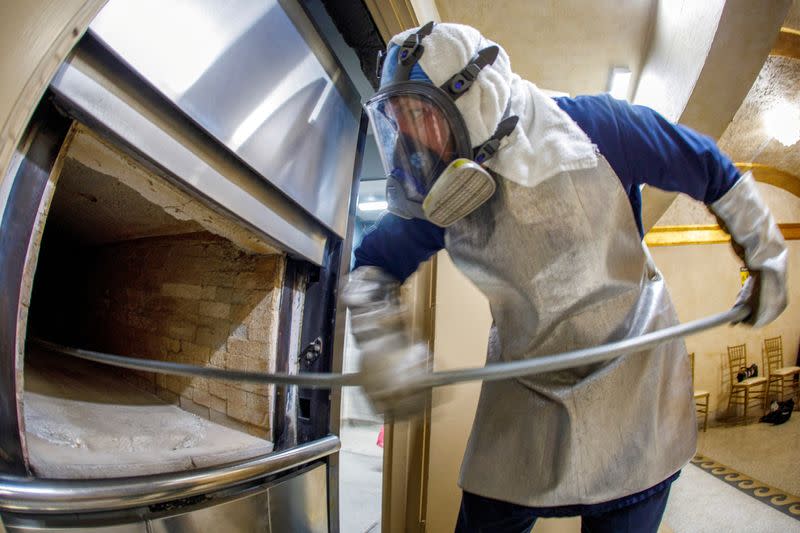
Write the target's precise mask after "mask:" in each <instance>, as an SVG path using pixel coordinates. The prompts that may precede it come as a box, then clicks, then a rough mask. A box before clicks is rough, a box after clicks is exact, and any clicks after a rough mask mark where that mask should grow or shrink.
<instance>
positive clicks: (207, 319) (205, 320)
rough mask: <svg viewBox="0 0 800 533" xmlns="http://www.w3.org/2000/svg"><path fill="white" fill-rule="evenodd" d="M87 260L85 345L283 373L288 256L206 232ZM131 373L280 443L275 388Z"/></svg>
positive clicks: (188, 404)
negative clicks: (281, 309)
mask: <svg viewBox="0 0 800 533" xmlns="http://www.w3.org/2000/svg"><path fill="white" fill-rule="evenodd" d="M83 257H84V260H85V261H86V268H85V272H86V274H87V275H88V279H87V283H86V285H85V287H86V289H85V290H84V291H83V294H85V295H86V299H85V301H84V302H83V304H82V307H83V308H84V310H85V313H82V315H83V316H84V317H86V318H87V319H88V322H85V323H84V325H83V327H82V328H80V329H81V331H82V332H83V335H82V336H83V342H84V343H85V344H88V345H93V347H95V348H96V349H98V350H103V351H108V352H111V353H117V354H122V355H135V356H141V357H146V358H155V359H162V360H169V361H176V362H181V363H190V364H195V365H203V366H214V367H218V368H228V369H235V370H248V371H262V372H266V371H270V372H271V371H274V368H275V346H276V344H277V326H278V324H277V322H278V304H279V293H280V286H281V281H282V278H283V269H284V258H283V256H280V255H255V254H250V253H246V252H243V251H241V250H240V249H238V248H236V247H235V246H234V245H232V244H231V243H230V242H229V241H227V240H225V239H222V238H220V237H217V236H215V235H213V234H211V233H205V232H203V233H196V234H191V235H182V236H174V237H159V238H147V239H139V240H135V241H126V242H122V243H117V244H112V245H105V246H101V247H95V248H91V249H89V251H88V252H87V253H83ZM124 372H126V376H127V377H128V378H129V379H131V380H133V382H134V384H136V385H138V386H139V387H142V388H144V389H146V390H149V391H152V392H154V393H155V394H157V395H158V396H160V397H161V398H162V399H164V400H167V401H171V402H175V403H178V404H180V405H181V407H182V408H184V409H186V410H189V411H191V412H193V413H195V414H198V415H200V416H202V417H204V418H207V419H210V420H212V421H215V422H219V423H222V424H224V425H228V426H231V427H235V428H238V429H241V430H243V431H246V432H248V433H250V434H251V435H255V436H258V437H262V438H266V439H269V440H272V432H271V427H270V422H271V419H272V409H273V387H272V386H271V385H262V384H238V383H232V382H225V381H217V380H207V379H202V378H187V377H180V376H166V375H163V374H158V375H155V374H152V373H146V372H132V371H127V370H126V371H124Z"/></svg>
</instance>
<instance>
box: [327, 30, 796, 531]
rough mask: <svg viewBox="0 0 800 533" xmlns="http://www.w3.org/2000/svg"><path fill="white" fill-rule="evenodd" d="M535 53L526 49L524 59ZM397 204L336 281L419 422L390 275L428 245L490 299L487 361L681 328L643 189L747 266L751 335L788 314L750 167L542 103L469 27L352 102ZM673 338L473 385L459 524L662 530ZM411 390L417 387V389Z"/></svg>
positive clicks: (396, 64)
mask: <svg viewBox="0 0 800 533" xmlns="http://www.w3.org/2000/svg"><path fill="white" fill-rule="evenodd" d="M532 53H535V52H532ZM365 107H366V110H367V113H368V115H369V119H370V122H371V126H372V128H373V132H374V134H375V139H376V141H377V143H378V149H379V151H380V154H381V158H382V162H383V165H384V168H385V170H386V172H387V175H388V177H387V200H388V203H389V213H388V214H386V215H385V216H384V217H383V218H381V220H380V221H379V222H378V223H377V225H376V226H375V227H374V229H373V230H372V231H371V232H369V233H368V234H367V235H366V236H365V237H364V239H363V241H362V243H361V244H360V246H359V247H358V248H357V250H356V251H355V257H356V262H355V268H354V271H353V272H352V273H351V277H350V281H349V282H348V285H347V286H346V288H345V290H344V291H343V296H344V299H345V303H346V304H347V305H348V306H349V308H350V311H351V317H352V330H353V333H354V336H355V338H356V342H357V343H358V345H359V346H360V348H361V349H362V353H363V363H362V371H363V372H364V375H365V376H367V377H368V378H369V381H368V385H367V386H366V387H365V388H366V390H367V393H368V394H369V395H370V398H371V399H372V400H373V402H374V404H375V405H376V407H377V408H378V409H381V410H384V411H387V412H389V413H390V414H395V415H397V414H404V413H412V412H414V411H415V410H416V409H420V407H421V405H423V404H424V399H423V392H422V391H420V390H418V389H416V388H415V387H414V383H415V379H416V378H418V377H419V376H421V375H424V373H425V358H426V357H427V352H426V350H425V348H424V347H422V346H417V345H411V344H410V343H409V340H408V335H407V334H406V333H405V331H406V330H405V310H404V309H403V307H402V305H401V304H400V303H399V301H398V298H397V289H398V287H399V285H400V284H401V283H402V282H403V281H404V280H405V279H406V278H407V277H408V276H409V275H410V274H412V273H413V272H414V271H415V270H416V269H417V267H418V265H419V264H420V263H421V262H422V261H425V260H426V259H428V258H429V257H430V256H431V255H432V254H434V253H436V252H438V251H439V250H442V249H446V250H447V252H448V253H449V255H450V257H451V258H452V260H453V262H454V264H455V265H456V266H457V268H458V269H459V270H460V271H461V272H463V273H464V274H465V275H466V276H467V277H468V278H469V279H470V280H471V281H472V282H473V283H474V284H475V285H476V286H477V287H478V288H479V289H480V290H481V291H482V292H483V294H484V295H486V297H487V298H488V300H489V304H490V309H491V314H492V317H493V320H494V323H493V326H492V328H491V331H490V335H489V347H488V356H487V363H488V364H491V363H494V362H498V361H513V360H519V359H527V358H533V357H537V356H540V355H545V354H553V353H558V352H563V351H568V350H575V349H580V348H586V347H591V346H596V345H600V344H605V343H608V342H612V341H617V340H621V339H624V338H628V337H635V336H639V335H642V334H646V333H648V332H652V331H655V330H659V329H662V328H665V327H668V326H672V325H675V324H677V323H678V318H677V316H676V313H675V310H674V308H673V305H672V303H671V301H670V297H669V295H668V292H667V289H666V286H665V282H664V280H663V278H662V276H661V274H660V273H659V271H658V269H657V268H656V266H655V265H654V263H653V261H652V259H651V257H650V255H649V254H648V251H647V247H646V246H645V245H644V244H643V242H642V238H643V228H642V222H641V218H640V210H641V196H640V186H641V185H642V184H644V183H647V184H649V185H652V186H655V187H658V188H660V189H665V190H668V191H679V192H682V193H685V194H688V195H689V196H691V197H692V198H694V199H696V200H700V201H702V202H704V203H705V204H707V205H708V206H709V207H710V209H711V211H712V212H713V213H714V214H715V215H716V216H717V218H718V219H719V220H720V223H721V224H722V225H723V226H724V227H725V228H726V229H727V231H728V232H729V233H730V234H731V235H732V238H733V241H734V248H735V249H736V250H737V251H738V252H739V253H740V255H741V257H742V258H743V260H744V262H745V264H746V266H747V267H748V268H749V269H750V272H751V278H750V279H749V280H748V282H747V283H746V285H745V286H744V287H743V289H742V292H741V293H740V295H739V300H738V301H739V302H747V303H748V304H749V305H750V308H751V309H752V312H751V314H750V315H749V317H748V318H747V319H746V322H747V323H748V324H751V325H754V326H763V325H764V324H767V323H769V322H771V321H772V320H774V319H775V318H776V317H777V316H778V315H779V314H780V313H781V311H782V310H783V309H784V308H785V306H786V281H785V271H786V256H787V252H786V248H785V244H784V242H783V239H782V237H781V234H780V231H779V230H778V228H777V226H776V224H775V222H774V220H773V219H772V217H771V215H770V213H769V210H768V209H767V207H766V205H765V204H764V202H763V201H762V200H761V199H760V198H759V195H758V192H757V189H756V185H755V183H754V181H753V178H752V176H751V175H750V174H749V173H748V174H745V175H740V174H739V172H738V171H737V169H736V168H735V167H734V165H733V164H732V163H731V162H730V160H729V159H728V158H726V157H725V156H724V155H723V154H722V153H721V152H720V151H719V149H718V148H717V147H716V145H715V144H714V142H713V141H712V140H711V139H709V138H707V137H704V136H702V135H700V134H698V133H696V132H694V131H692V130H690V129H688V128H686V127H683V126H680V125H676V124H672V123H670V122H668V121H667V120H665V119H664V118H663V117H661V116H660V115H659V114H658V113H656V112H655V111H653V110H651V109H648V108H645V107H641V106H635V105H629V104H628V103H626V102H624V101H620V100H615V99H613V98H611V97H610V96H608V95H599V96H580V97H576V98H566V97H563V98H555V99H553V98H549V97H547V96H546V95H545V94H544V93H542V92H541V91H540V90H539V89H538V88H537V87H536V86H535V85H534V84H533V83H531V82H529V81H526V80H523V79H521V78H520V77H519V76H518V75H516V74H514V73H513V72H512V70H511V67H510V62H509V58H508V55H507V54H506V53H505V51H504V50H503V49H502V48H501V47H500V46H498V45H497V44H495V43H493V42H491V41H489V40H488V39H486V38H484V37H483V36H481V34H480V33H479V32H478V31H477V30H475V29H474V28H471V27H468V26H463V25H457V24H444V23H443V24H435V25H434V24H432V23H431V24H427V25H425V26H423V27H421V28H415V29H412V30H409V31H406V32H403V33H401V34H399V35H397V36H395V37H394V38H393V39H392V40H391V42H390V43H389V46H388V49H387V51H386V55H385V59H384V63H383V67H382V76H381V85H380V88H379V90H378V92H377V93H376V95H375V96H374V97H373V98H371V99H370V100H369V101H368V102H367V103H366V105H365ZM686 355H687V353H686V348H685V345H684V343H683V341H681V340H675V341H670V342H666V343H663V344H660V345H658V346H656V347H654V348H650V349H648V350H646V351H644V352H642V353H636V354H630V355H623V356H620V357H617V358H615V359H613V360H611V361H609V362H606V363H601V364H594V365H587V366H584V367H580V368H572V369H569V370H563V371H557V372H551V373H547V374H542V375H535V376H529V377H522V378H518V379H511V380H505V381H495V382H486V383H484V384H483V386H482V389H481V395H480V400H479V404H478V409H477V413H476V416H475V421H474V424H473V428H472V432H471V435H470V438H469V442H468V445H467V449H466V452H465V455H464V459H463V463H462V468H461V476H460V482H459V484H460V486H461V488H462V489H463V497H462V503H461V509H460V512H459V515H458V524H457V526H456V529H457V531H527V530H528V529H529V528H530V527H531V526H532V525H533V523H534V522H535V520H536V519H537V518H538V517H553V516H578V515H580V516H582V523H583V528H584V531H616V532H619V531H637V532H647V531H652V532H655V531H656V530H657V529H658V525H659V522H660V520H661V516H662V514H663V512H664V508H665V505H666V501H667V496H668V493H669V487H670V484H671V483H672V482H673V481H674V480H675V479H676V477H677V476H678V474H679V471H680V469H681V468H682V467H683V466H684V465H685V464H686V463H687V461H688V460H689V459H690V458H691V457H692V456H693V454H694V452H695V444H696V426H695V417H694V405H693V400H692V390H691V376H690V371H689V365H688V362H687V361H688V358H687V357H686ZM417 383H418V382H417Z"/></svg>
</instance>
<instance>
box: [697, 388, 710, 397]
mask: <svg viewBox="0 0 800 533" xmlns="http://www.w3.org/2000/svg"><path fill="white" fill-rule="evenodd" d="M710 394H711V393H710V392H708V391H706V390H696V391H694V397H695V398H702V397H703V396H709V395H710Z"/></svg>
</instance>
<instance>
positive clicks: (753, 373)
mask: <svg viewBox="0 0 800 533" xmlns="http://www.w3.org/2000/svg"><path fill="white" fill-rule="evenodd" d="M757 376H758V365H757V364H755V363H753V364H752V365H750V366H748V367H747V368H742V369H741V370H740V371H739V373H738V374H736V380H737V381H739V383H741V382H742V381H744V380H746V379H748V378H754V377H757Z"/></svg>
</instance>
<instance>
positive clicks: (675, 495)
mask: <svg viewBox="0 0 800 533" xmlns="http://www.w3.org/2000/svg"><path fill="white" fill-rule="evenodd" d="M798 452H800V413H799V412H797V411H795V412H794V414H793V416H792V418H791V419H790V420H789V421H788V422H786V423H785V424H782V425H779V426H772V425H768V424H759V423H756V422H751V423H750V424H747V425H744V424H739V425H732V426H718V427H711V428H709V429H708V431H707V432H700V435H699V438H698V444H697V453H698V454H700V455H702V456H703V457H704V458H708V459H707V460H704V461H699V462H698V463H699V464H705V467H704V468H698V466H695V465H693V464H690V465H687V466H686V467H685V468H684V469H683V471H682V473H681V477H680V478H679V479H678V481H676V482H675V483H674V484H673V486H672V492H671V494H670V499H669V503H668V504H667V511H666V513H665V515H664V522H665V523H666V524H668V525H669V527H670V528H671V529H672V530H674V531H675V533H705V532H714V533H716V532H718V531H747V532H765V533H766V532H778V531H780V532H784V531H787V532H788V531H798V532H800V504H797V503H796V501H797V499H796V498H793V497H792V496H791V495H794V496H800V455H798ZM722 465H724V466H722ZM725 467H728V468H725ZM739 473H741V474H743V475H744V476H742V475H741V474H739ZM747 478H752V479H753V480H756V481H751V480H749V479H747ZM759 482H760V483H759ZM769 487H774V488H776V489H780V490H782V491H783V492H785V493H788V494H789V496H783V495H773V493H774V491H772V490H771V489H770V488H769ZM779 509H780V510H779ZM792 515H793V516H794V517H793V516H792Z"/></svg>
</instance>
